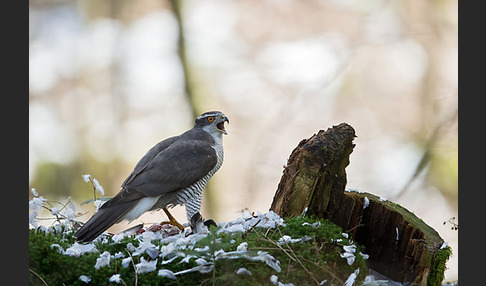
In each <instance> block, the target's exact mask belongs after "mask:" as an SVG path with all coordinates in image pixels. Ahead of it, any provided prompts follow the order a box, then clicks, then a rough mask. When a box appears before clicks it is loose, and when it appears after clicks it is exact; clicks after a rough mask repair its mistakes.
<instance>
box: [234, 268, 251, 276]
mask: <svg viewBox="0 0 486 286" xmlns="http://www.w3.org/2000/svg"><path fill="white" fill-rule="evenodd" d="M236 274H238V275H250V276H251V272H250V270H248V269H246V268H245V267H241V268H240V269H238V270H236Z"/></svg>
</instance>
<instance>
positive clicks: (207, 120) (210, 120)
mask: <svg viewBox="0 0 486 286" xmlns="http://www.w3.org/2000/svg"><path fill="white" fill-rule="evenodd" d="M225 122H228V123H229V119H228V117H226V115H224V114H223V113H222V112H221V111H209V112H205V113H203V114H201V115H199V116H198V117H197V118H196V121H195V122H194V126H197V127H202V128H204V129H206V130H207V131H209V132H210V133H213V132H221V133H222V134H225V135H226V134H228V133H227V132H226V129H224V123H225Z"/></svg>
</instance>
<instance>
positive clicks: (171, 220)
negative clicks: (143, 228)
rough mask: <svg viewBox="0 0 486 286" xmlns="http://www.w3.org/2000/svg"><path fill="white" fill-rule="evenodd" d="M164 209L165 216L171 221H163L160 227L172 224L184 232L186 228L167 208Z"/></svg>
mask: <svg viewBox="0 0 486 286" xmlns="http://www.w3.org/2000/svg"><path fill="white" fill-rule="evenodd" d="M162 209H163V210H164V212H165V214H166V215H167V217H168V218H169V221H163V222H161V223H160V225H164V224H171V225H173V226H177V228H178V229H180V230H181V231H182V230H184V226H183V225H182V224H180V223H179V222H178V221H177V220H176V219H175V218H174V217H173V216H172V214H171V213H170V212H169V211H168V210H167V209H166V208H162Z"/></svg>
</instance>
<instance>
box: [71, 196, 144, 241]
mask: <svg viewBox="0 0 486 286" xmlns="http://www.w3.org/2000/svg"><path fill="white" fill-rule="evenodd" d="M136 203H137V201H136V200H133V201H128V202H125V203H121V204H117V205H115V206H110V207H108V208H100V210H99V211H98V212H97V213H96V214H94V215H93V216H92V217H91V218H90V219H89V220H88V221H87V222H86V223H85V224H84V225H83V226H82V227H81V228H80V229H79V230H78V231H76V233H74V235H73V236H74V237H75V238H76V240H77V241H79V242H90V241H92V240H93V239H95V238H97V237H98V236H99V235H100V234H101V233H102V232H103V231H105V230H107V229H108V228H109V227H111V226H112V225H114V224H115V223H117V222H119V221H121V220H122V219H123V216H124V215H125V214H126V213H127V212H128V211H129V210H130V209H131V208H132V207H133V206H134V205H135V204H136Z"/></svg>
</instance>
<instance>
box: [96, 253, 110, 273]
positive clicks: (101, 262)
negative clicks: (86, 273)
mask: <svg viewBox="0 0 486 286" xmlns="http://www.w3.org/2000/svg"><path fill="white" fill-rule="evenodd" d="M108 265H110V253H109V252H108V251H105V252H103V253H102V254H100V257H98V258H97V259H96V264H95V268H96V269H100V268H103V267H106V266H108Z"/></svg>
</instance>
